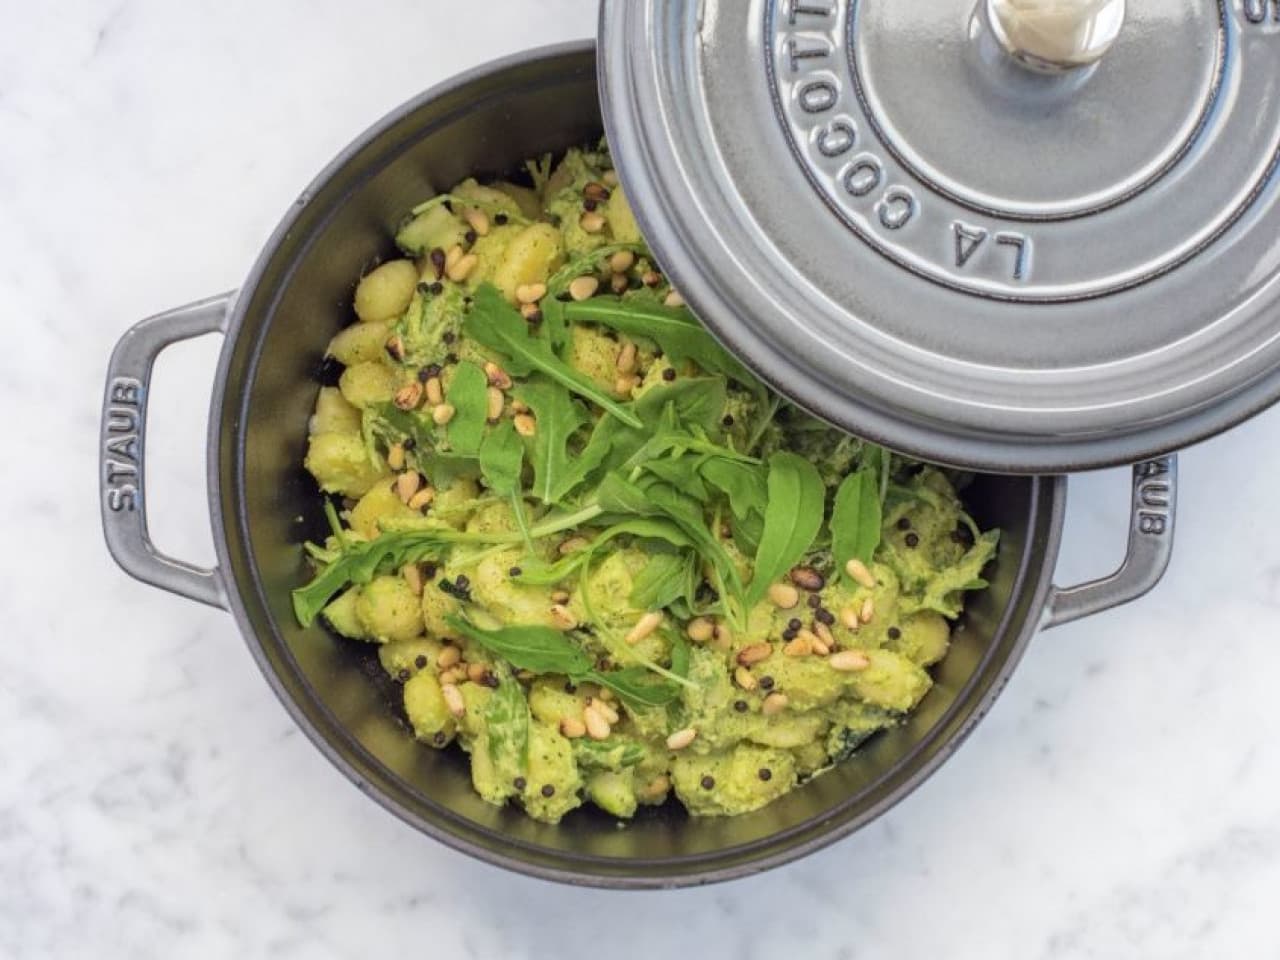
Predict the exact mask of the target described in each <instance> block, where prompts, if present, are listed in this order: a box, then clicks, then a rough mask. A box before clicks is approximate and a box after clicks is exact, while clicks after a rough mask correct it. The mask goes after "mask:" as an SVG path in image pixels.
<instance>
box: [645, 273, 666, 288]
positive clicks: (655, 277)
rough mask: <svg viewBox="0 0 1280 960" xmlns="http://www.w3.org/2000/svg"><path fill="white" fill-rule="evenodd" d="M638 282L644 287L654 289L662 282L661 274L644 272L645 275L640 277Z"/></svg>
mask: <svg viewBox="0 0 1280 960" xmlns="http://www.w3.org/2000/svg"><path fill="white" fill-rule="evenodd" d="M640 282H641V283H643V284H644V285H645V286H646V287H656V286H657V285H658V284H660V283H661V282H662V274H660V273H659V272H658V271H657V270H646V271H645V273H644V274H643V275H642V276H641V277H640Z"/></svg>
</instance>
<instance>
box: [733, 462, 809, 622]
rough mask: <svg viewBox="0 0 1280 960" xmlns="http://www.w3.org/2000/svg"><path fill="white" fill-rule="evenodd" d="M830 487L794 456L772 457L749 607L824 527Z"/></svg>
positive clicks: (796, 558) (795, 562)
mask: <svg viewBox="0 0 1280 960" xmlns="http://www.w3.org/2000/svg"><path fill="white" fill-rule="evenodd" d="M826 493H827V488H826V487H825V486H824V485H823V483H822V477H821V475H820V474H819V473H818V470H817V468H816V467H815V466H814V465H813V464H812V463H810V462H809V461H808V460H805V459H804V458H803V457H798V456H796V455H795V454H794V453H775V454H774V455H773V456H772V457H770V458H769V480H768V496H769V505H768V508H767V509H766V510H765V515H764V531H763V532H762V533H761V535H760V546H759V548H758V549H757V550H756V560H755V571H754V575H753V576H752V579H751V586H750V589H749V590H748V591H747V606H748V608H750V607H753V606H755V605H756V603H758V602H759V601H760V600H761V599H763V597H764V595H765V593H766V591H768V589H769V585H770V584H771V583H773V582H774V581H775V580H777V579H778V578H779V577H780V576H782V574H783V573H785V572H786V571H787V570H790V569H791V568H792V567H793V566H795V565H796V564H797V563H799V562H800V559H801V558H802V557H803V556H804V555H805V553H806V552H807V551H808V549H809V547H810V546H811V545H812V544H813V541H814V538H815V537H816V536H817V535H818V530H819V529H820V528H821V526H822V517H823V513H824V508H825V505H826Z"/></svg>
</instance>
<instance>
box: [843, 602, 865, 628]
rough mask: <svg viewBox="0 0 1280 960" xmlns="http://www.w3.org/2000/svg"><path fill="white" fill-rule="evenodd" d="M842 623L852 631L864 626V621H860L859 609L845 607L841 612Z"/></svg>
mask: <svg viewBox="0 0 1280 960" xmlns="http://www.w3.org/2000/svg"><path fill="white" fill-rule="evenodd" d="M840 622H841V623H842V624H844V625H845V626H846V627H847V628H849V629H850V630H857V629H858V628H859V627H860V626H862V621H861V620H859V619H858V608H857V607H845V608H844V609H843V610H841V611H840Z"/></svg>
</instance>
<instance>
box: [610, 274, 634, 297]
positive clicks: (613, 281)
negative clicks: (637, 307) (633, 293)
mask: <svg viewBox="0 0 1280 960" xmlns="http://www.w3.org/2000/svg"><path fill="white" fill-rule="evenodd" d="M630 286H631V281H630V280H628V279H627V275H626V274H625V273H615V274H614V275H613V276H612V277H610V278H609V289H610V290H612V291H613V292H614V293H618V294H622V293H626V292H627V288H628V287H630Z"/></svg>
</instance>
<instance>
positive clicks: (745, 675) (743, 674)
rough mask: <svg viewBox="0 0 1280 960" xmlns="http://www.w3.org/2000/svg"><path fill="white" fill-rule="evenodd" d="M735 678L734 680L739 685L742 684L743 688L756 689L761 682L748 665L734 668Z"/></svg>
mask: <svg viewBox="0 0 1280 960" xmlns="http://www.w3.org/2000/svg"><path fill="white" fill-rule="evenodd" d="M733 679H734V682H735V683H737V684H738V686H740V687H741V688H742V689H743V690H754V689H755V688H756V687H757V686H759V682H758V681H757V680H756V675H755V674H754V673H752V672H751V671H750V670H748V669H747V668H746V667H738V668H737V669H736V670H734V671H733Z"/></svg>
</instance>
